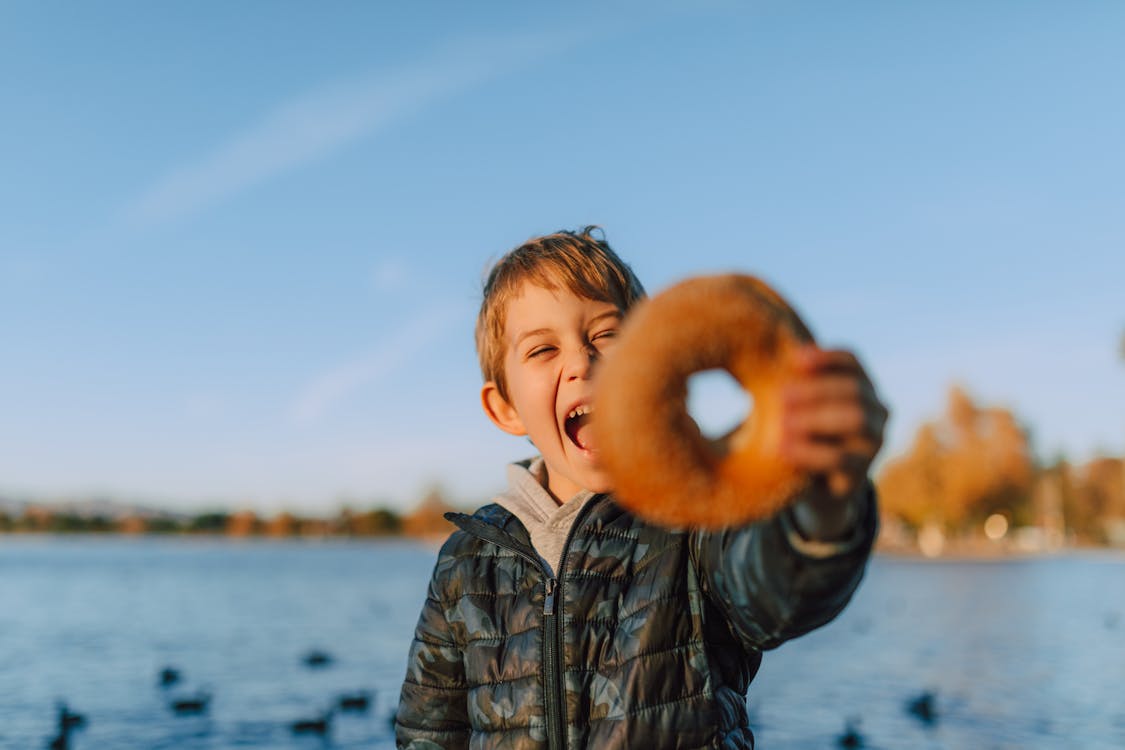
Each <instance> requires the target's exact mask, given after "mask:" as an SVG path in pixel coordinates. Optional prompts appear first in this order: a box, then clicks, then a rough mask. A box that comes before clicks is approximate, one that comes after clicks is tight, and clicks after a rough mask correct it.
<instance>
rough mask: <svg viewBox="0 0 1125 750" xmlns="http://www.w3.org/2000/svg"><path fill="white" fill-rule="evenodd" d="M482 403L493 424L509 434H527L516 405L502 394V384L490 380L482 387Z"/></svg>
mask: <svg viewBox="0 0 1125 750" xmlns="http://www.w3.org/2000/svg"><path fill="white" fill-rule="evenodd" d="M480 403H481V406H483V407H484V413H485V414H487V415H488V418H489V419H491V420H492V424H494V425H496V426H497V427H499V428H500V429H501V430H503V431H504V432H506V433H508V434H509V435H526V434H527V429H526V428H525V427H524V426H523V420H522V419H520V415H519V413H517V412H516V409H515V407H514V406H512V405H511V404H510V403H508V401H507V400H506V399H505V398H504V397H503V396H501V395H500V386H498V385H496V383H495V382H494V381H491V380H490V381H488V382H487V383H485V384H484V387H482V388H481V389H480Z"/></svg>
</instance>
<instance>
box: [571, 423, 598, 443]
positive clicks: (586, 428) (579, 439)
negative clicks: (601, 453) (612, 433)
mask: <svg viewBox="0 0 1125 750" xmlns="http://www.w3.org/2000/svg"><path fill="white" fill-rule="evenodd" d="M593 439H594V434H593V430H592V429H591V427H590V423H589V422H588V421H586V420H583V421H582V423H581V424H579V425H578V429H577V430H575V431H574V442H575V443H577V444H578V447H579V448H582V449H584V450H593V448H594V446H593V443H592V441H593Z"/></svg>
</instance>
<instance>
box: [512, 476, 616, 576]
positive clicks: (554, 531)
mask: <svg viewBox="0 0 1125 750" xmlns="http://www.w3.org/2000/svg"><path fill="white" fill-rule="evenodd" d="M546 483H547V470H546V467H545V466H544V464H543V459H542V458H540V457H536V458H530V459H527V460H524V461H518V462H516V463H513V464H509V465H508V489H507V490H506V491H505V492H502V493H501V494H499V495H497V496H496V498H495V499H494V502H495V503H497V504H498V505H500V506H502V507H503V508H505V509H506V510H508V511H509V512H511V513H512V515H514V516H515V517H516V518H518V519H519V520H520V522H521V523H523V525H524V526H525V527H526V528H527V531H528V534H529V535H530V536H531V545H532V546H533V547H535V551H536V552H538V553H539V556H540V557H541V558H543V561H544V562H546V563H547V565H548V567H549V568H550V569H551V571H552V573H554V572H555V571H557V570H558V569H559V564H560V563H561V562H562V550H563V545H565V544H566V538H567V535H568V534H570V527H571V526H573V525H574V519H575V518H577V517H578V511H580V510H582V506H584V505H585V504H586V503H587V502H589V501H590V499H591V498H592V497H594V493H593V492H589V491H585V490H584V491H582V492H579V493H578V494H577V495H575V496H574V497H572V498H570V500H567V501H566V502H565V503H563V504H562V505H559V504H558V503H556V502H555V498H553V497H552V496H551V493H549V492H547V490H546V488H545V486H544V485H546Z"/></svg>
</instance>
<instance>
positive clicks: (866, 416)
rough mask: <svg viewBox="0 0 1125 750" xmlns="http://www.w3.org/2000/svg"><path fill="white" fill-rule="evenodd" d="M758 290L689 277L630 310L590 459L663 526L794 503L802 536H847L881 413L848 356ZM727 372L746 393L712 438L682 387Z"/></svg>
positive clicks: (701, 523)
mask: <svg viewBox="0 0 1125 750" xmlns="http://www.w3.org/2000/svg"><path fill="white" fill-rule="evenodd" d="M812 342H813V337H812V333H811V332H810V331H809V329H808V328H807V327H806V326H805V324H804V323H803V322H802V321H801V319H800V317H799V316H798V315H797V313H796V312H795V311H794V310H793V309H792V308H791V307H790V306H789V305H788V304H787V303H786V302H785V300H783V299H782V298H781V296H780V295H778V294H777V292H775V291H774V290H773V289H771V288H770V287H769V286H768V285H766V284H765V283H764V282H762V281H760V280H759V279H756V278H754V277H751V276H744V275H739V274H726V275H721V276H710V277H698V278H693V279H688V280H687V281H683V282H680V283H679V284H677V285H675V286H673V287H671V288H670V289H668V290H666V291H664V292H662V293H661V294H659V295H657V296H656V297H653V298H652V299H649V300H645V301H643V302H641V303H639V304H638V305H637V306H636V307H635V308H634V309H633V310H632V311H631V312H630V314H629V317H628V319H627V320H626V321H625V325H624V326H623V330H622V332H621V335H620V337H619V339H618V342H617V344H616V346H615V348H614V353H613V356H611V357H609V358H607V359H606V361H605V362H604V363H603V364H602V365H601V368H602V369H601V371H600V372H599V374H598V376H597V386H596V397H595V403H596V414H597V418H596V419H595V421H594V429H595V431H596V433H597V442H596V444H597V445H598V446H599V461H600V463H601V464H602V465H603V467H604V468H605V470H606V471H607V472H608V473H609V475H610V477H611V478H612V480H613V485H614V494H615V496H616V498H617V499H618V501H619V502H620V503H621V504H622V505H624V506H626V507H628V508H629V509H631V510H632V511H634V512H635V513H637V514H638V515H640V516H642V517H645V518H648V519H649V520H651V521H653V522H656V523H660V524H663V525H667V526H691V527H701V528H720V527H723V526H732V525H736V524H741V523H746V522H749V521H754V520H758V519H761V518H765V517H767V516H770V515H772V514H774V513H776V512H777V511H778V510H780V509H781V508H782V507H784V506H785V505H786V504H788V503H790V502H793V503H794V514H795V518H796V521H797V524H798V527H799V529H800V531H801V532H802V533H804V534H806V535H807V536H809V537H810V538H818V539H828V538H832V537H833V536H835V535H837V534H839V533H842V532H844V531H846V530H848V529H849V528H850V524H851V523H852V522H853V521H854V516H855V513H856V507H857V505H858V504H857V503H854V502H849V501H850V500H851V499H852V498H853V497H854V496H855V495H856V493H857V492H858V491H859V490H860V487H861V484H862V483H863V482H864V480H865V477H866V472H867V467H868V466H869V465H870V463H871V460H872V459H873V458H874V456H875V453H876V452H877V451H878V449H879V446H880V445H881V443H882V433H883V424H884V422H885V420H886V409H884V408H883V406H882V404H880V403H879V400H878V399H877V398H876V397H875V394H874V388H873V387H872V386H871V383H870V380H869V379H868V378H867V376H866V374H865V373H864V371H863V368H862V367H861V366H860V365H859V363H858V362H857V361H856V359H855V357H854V356H852V355H851V354H849V353H847V352H838V351H837V352H834V351H822V350H819V349H817V348H816V347H815V346H814V345H813V343H812ZM716 368H721V369H725V370H727V371H728V372H729V373H730V374H731V375H732V376H734V378H735V379H736V380H738V381H739V383H740V384H741V385H742V386H743V387H744V388H745V389H746V390H747V391H749V392H750V394H751V395H752V396H753V397H754V409H753V412H752V413H751V414H750V416H749V418H748V419H747V420H746V421H745V422H744V423H743V424H741V425H739V426H738V427H736V428H735V429H734V430H733V431H732V432H731V433H729V434H727V435H724V436H722V437H720V438H718V439H709V438H707V437H705V436H703V435H702V433H701V432H700V431H699V427H698V425H697V424H696V423H695V421H694V420H693V419H692V418H691V416H690V414H688V412H687V405H686V400H687V379H688V377H689V376H690V375H692V374H694V373H696V372H700V371H703V370H708V369H716Z"/></svg>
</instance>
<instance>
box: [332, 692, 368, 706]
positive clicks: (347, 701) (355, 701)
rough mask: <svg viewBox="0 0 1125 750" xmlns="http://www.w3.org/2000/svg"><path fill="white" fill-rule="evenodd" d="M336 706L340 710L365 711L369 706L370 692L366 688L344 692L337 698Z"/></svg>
mask: <svg viewBox="0 0 1125 750" xmlns="http://www.w3.org/2000/svg"><path fill="white" fill-rule="evenodd" d="M336 706H337V707H338V708H339V709H340V710H341V711H366V710H368V709H369V708H371V693H370V692H369V691H366V690H361V691H359V692H355V693H344V694H343V695H341V696H340V697H339V698H337V700H336Z"/></svg>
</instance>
